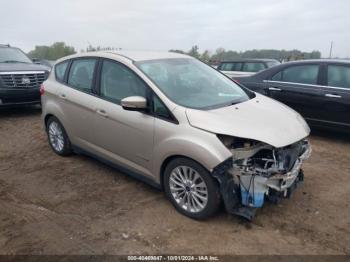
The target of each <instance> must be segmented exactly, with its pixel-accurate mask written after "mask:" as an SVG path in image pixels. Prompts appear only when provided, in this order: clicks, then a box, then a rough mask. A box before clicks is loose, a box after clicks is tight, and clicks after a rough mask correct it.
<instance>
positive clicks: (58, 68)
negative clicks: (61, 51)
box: [55, 61, 69, 82]
mask: <svg viewBox="0 0 350 262" xmlns="http://www.w3.org/2000/svg"><path fill="white" fill-rule="evenodd" d="M68 63H69V61H64V62H61V63H59V64H57V65H55V76H56V80H58V81H59V82H63V81H64V76H65V74H66V70H67V67H68Z"/></svg>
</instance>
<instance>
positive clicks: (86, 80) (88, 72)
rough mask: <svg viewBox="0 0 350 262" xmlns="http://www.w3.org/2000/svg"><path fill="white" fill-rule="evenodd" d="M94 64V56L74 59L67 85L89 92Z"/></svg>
mask: <svg viewBox="0 0 350 262" xmlns="http://www.w3.org/2000/svg"><path fill="white" fill-rule="evenodd" d="M95 65H96V59H95V58H83V59H77V60H74V61H73V63H72V66H71V68H70V72H69V77H68V85H69V86H71V87H73V88H75V89H78V90H81V91H84V92H87V93H91V90H92V79H93V77H94V70H95Z"/></svg>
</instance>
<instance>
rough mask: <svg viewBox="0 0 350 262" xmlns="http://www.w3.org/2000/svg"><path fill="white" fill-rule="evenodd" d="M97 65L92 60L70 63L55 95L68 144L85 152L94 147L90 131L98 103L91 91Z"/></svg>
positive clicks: (74, 60) (83, 59) (82, 59)
mask: <svg viewBox="0 0 350 262" xmlns="http://www.w3.org/2000/svg"><path fill="white" fill-rule="evenodd" d="M97 63H98V59H97V58H93V57H84V58H78V59H73V60H72V61H71V63H70V65H69V66H68V68H69V71H67V73H66V76H65V80H64V82H63V83H61V85H60V87H59V89H58V92H57V95H58V99H59V100H60V104H61V105H62V106H61V110H62V113H63V117H64V127H65V129H66V130H67V132H68V135H69V138H70V140H71V142H72V143H73V144H74V145H76V146H79V147H81V148H83V149H87V150H88V149H90V148H91V145H92V143H94V136H93V131H92V128H93V120H94V113H95V110H94V104H95V102H96V99H98V98H97V97H96V93H95V91H94V82H95V72H96V69H97Z"/></svg>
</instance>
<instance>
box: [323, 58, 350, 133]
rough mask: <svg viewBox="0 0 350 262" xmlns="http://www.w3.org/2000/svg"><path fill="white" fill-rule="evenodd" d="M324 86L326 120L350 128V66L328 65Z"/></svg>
mask: <svg viewBox="0 0 350 262" xmlns="http://www.w3.org/2000/svg"><path fill="white" fill-rule="evenodd" d="M326 69H327V70H326V72H327V73H326V74H325V75H326V79H325V83H326V85H325V86H324V88H323V89H324V101H325V103H324V107H325V109H326V111H327V114H326V115H325V118H324V120H325V121H329V122H331V123H336V124H342V125H344V126H347V127H349V128H350V65H343V64H328V65H327V68H326Z"/></svg>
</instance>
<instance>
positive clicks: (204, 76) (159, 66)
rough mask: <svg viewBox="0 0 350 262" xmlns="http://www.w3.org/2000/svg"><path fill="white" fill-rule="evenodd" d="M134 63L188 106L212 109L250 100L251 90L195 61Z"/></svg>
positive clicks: (181, 103) (173, 99)
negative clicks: (245, 89)
mask: <svg viewBox="0 0 350 262" xmlns="http://www.w3.org/2000/svg"><path fill="white" fill-rule="evenodd" d="M135 64H136V65H137V66H138V67H139V68H140V69H141V70H142V71H143V72H144V73H145V74H146V75H147V76H148V77H149V78H150V79H151V80H152V81H153V82H154V83H155V84H156V85H157V86H158V87H159V88H160V89H161V90H162V91H163V92H164V93H165V95H166V96H167V97H169V99H171V100H172V101H174V102H175V103H177V104H179V105H182V106H185V107H189V108H197V109H209V108H215V107H220V106H227V105H232V104H236V103H240V102H244V101H247V100H249V93H248V92H249V91H244V90H243V89H242V88H241V87H240V86H238V85H237V84H235V82H233V81H232V80H230V79H229V78H227V77H226V76H224V75H222V74H221V73H219V72H217V71H216V70H215V69H213V68H211V67H210V66H208V65H206V64H204V63H202V62H200V61H197V60H195V59H190V58H172V59H159V60H149V61H141V62H137V63H135Z"/></svg>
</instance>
